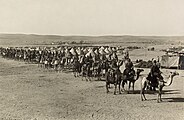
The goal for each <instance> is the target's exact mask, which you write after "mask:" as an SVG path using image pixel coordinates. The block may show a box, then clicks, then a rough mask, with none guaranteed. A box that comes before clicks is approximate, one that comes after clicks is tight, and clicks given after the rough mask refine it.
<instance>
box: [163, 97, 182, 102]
mask: <svg viewBox="0 0 184 120" xmlns="http://www.w3.org/2000/svg"><path fill="white" fill-rule="evenodd" d="M163 100H166V101H167V102H184V98H181V97H176V98H163Z"/></svg>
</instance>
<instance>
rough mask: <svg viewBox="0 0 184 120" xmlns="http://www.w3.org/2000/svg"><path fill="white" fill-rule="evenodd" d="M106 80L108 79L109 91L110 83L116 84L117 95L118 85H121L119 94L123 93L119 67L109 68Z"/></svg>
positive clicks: (107, 86)
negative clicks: (115, 68)
mask: <svg viewBox="0 0 184 120" xmlns="http://www.w3.org/2000/svg"><path fill="white" fill-rule="evenodd" d="M105 80H106V90H107V93H108V92H109V89H108V88H109V86H110V84H114V86H115V89H114V95H116V89H117V85H118V86H119V94H121V90H120V85H121V72H120V70H119V69H117V70H113V69H109V70H108V71H107V72H106V73H105Z"/></svg>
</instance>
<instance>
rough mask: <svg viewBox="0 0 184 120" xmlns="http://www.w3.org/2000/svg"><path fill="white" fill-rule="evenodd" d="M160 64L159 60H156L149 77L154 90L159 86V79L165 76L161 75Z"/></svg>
mask: <svg viewBox="0 0 184 120" xmlns="http://www.w3.org/2000/svg"><path fill="white" fill-rule="evenodd" d="M158 65H159V64H158V63H157V61H156V60H154V61H153V65H152V67H151V71H150V73H149V74H148V77H147V79H148V80H150V82H151V85H152V87H153V90H155V88H156V87H158V82H159V80H163V77H162V76H161V73H162V72H161V71H160V67H159V66H158Z"/></svg>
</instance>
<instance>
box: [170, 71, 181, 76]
mask: <svg viewBox="0 0 184 120" xmlns="http://www.w3.org/2000/svg"><path fill="white" fill-rule="evenodd" d="M170 73H171V76H173V77H174V76H176V75H179V73H178V72H176V71H174V72H170Z"/></svg>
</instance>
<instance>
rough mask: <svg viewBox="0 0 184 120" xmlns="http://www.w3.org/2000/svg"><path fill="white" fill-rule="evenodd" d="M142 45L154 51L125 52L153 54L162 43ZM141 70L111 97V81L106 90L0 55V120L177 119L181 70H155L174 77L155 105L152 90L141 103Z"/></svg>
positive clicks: (183, 99)
mask: <svg viewBox="0 0 184 120" xmlns="http://www.w3.org/2000/svg"><path fill="white" fill-rule="evenodd" d="M3 41H4V42H3ZM1 42H2V43H4V44H3V45H4V46H6V45H12V44H13V42H11V43H8V42H7V41H6V40H2V39H1ZM5 43H6V44H5ZM26 44H29V43H26ZM134 44H136V43H135V42H134ZM140 44H142V43H140ZM122 45H125V44H124V43H122ZM126 45H129V43H126ZM143 46H145V47H149V46H154V47H155V48H156V50H155V51H147V49H146V48H143V49H140V50H133V51H130V57H131V59H133V60H135V59H140V58H141V59H144V60H149V59H151V58H156V57H157V56H161V55H162V54H164V53H162V52H161V51H160V49H162V48H164V47H166V46H165V45H155V44H150V45H147V44H144V45H143ZM168 46H170V45H168ZM144 70H145V71H144V72H143V73H141V76H140V78H139V79H138V80H137V81H136V83H135V92H134V93H132V92H130V94H127V93H126V92H123V93H122V94H117V95H114V94H113V91H114V86H113V85H111V89H110V93H108V94H107V93H106V88H105V81H103V80H100V81H99V80H97V79H93V80H92V81H82V79H81V78H80V77H77V78H75V77H74V76H73V75H72V73H71V72H67V71H64V72H55V71H52V70H45V69H43V68H39V67H38V66H37V65H36V64H27V63H24V62H22V61H14V60H7V59H4V58H2V57H0V119H2V120H19V119H20V120H114V119H116V120H183V118H184V81H183V79H184V71H183V70H175V69H161V71H162V72H163V73H164V75H168V74H169V71H177V72H179V74H180V75H179V76H176V77H175V79H174V81H173V84H172V85H171V86H169V87H165V88H164V90H163V96H162V98H163V102H161V103H157V101H156V99H157V93H153V92H148V94H146V96H147V99H148V100H147V101H141V98H140V82H141V79H142V77H144V76H147V74H148V72H149V69H144ZM126 89H127V85H126Z"/></svg>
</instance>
